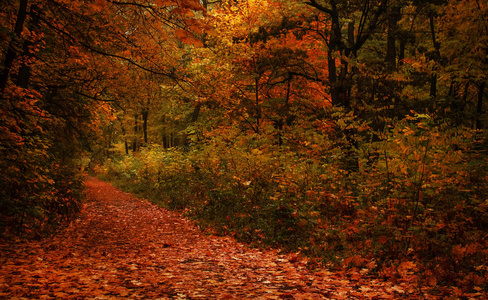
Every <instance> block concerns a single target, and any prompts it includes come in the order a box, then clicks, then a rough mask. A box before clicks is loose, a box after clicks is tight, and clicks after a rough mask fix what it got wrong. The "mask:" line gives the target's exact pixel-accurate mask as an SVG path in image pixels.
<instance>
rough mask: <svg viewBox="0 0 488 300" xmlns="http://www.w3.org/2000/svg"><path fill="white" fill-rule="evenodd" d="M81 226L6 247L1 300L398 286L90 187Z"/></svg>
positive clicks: (103, 186) (349, 295) (382, 290)
mask: <svg viewBox="0 0 488 300" xmlns="http://www.w3.org/2000/svg"><path fill="white" fill-rule="evenodd" d="M86 187H87V202H86V204H85V208H84V210H83V212H82V214H81V216H80V218H78V219H77V220H76V221H74V222H73V223H72V224H71V225H70V226H68V227H67V228H65V229H63V230H62V231H60V232H59V233H58V234H57V235H55V236H53V237H50V238H48V239H45V240H43V241H40V242H39V241H31V242H26V241H23V242H16V243H5V242H3V243H1V244H0V299H386V298H390V297H395V296H397V297H398V296H401V295H402V294H403V293H404V291H403V289H401V288H400V287H398V286H394V285H391V284H387V283H385V282H379V281H375V280H363V279H360V278H357V279H353V278H351V276H347V275H346V274H338V273H332V272H328V271H326V270H323V271H321V272H315V273H311V272H309V271H308V270H307V268H306V261H302V260H300V259H297V257H296V256H285V255H278V254H277V253H276V251H259V250H256V249H251V248H249V247H247V246H245V245H243V244H240V243H238V242H236V241H235V240H233V239H232V238H230V237H216V236H208V235H205V234H203V233H202V232H201V231H200V230H199V229H198V228H197V227H196V226H194V225H193V224H192V222H191V221H189V220H188V219H185V218H183V217H181V216H180V215H179V214H177V213H174V212H170V211H168V210H165V209H161V208H159V207H157V206H156V205H153V204H151V203H149V202H147V201H145V200H143V199H138V198H135V197H134V196H132V195H130V194H128V193H124V192H122V191H120V190H118V189H116V188H114V187H112V186H111V185H109V184H107V183H105V182H102V181H100V180H98V179H95V178H91V177H89V178H87V180H86Z"/></svg>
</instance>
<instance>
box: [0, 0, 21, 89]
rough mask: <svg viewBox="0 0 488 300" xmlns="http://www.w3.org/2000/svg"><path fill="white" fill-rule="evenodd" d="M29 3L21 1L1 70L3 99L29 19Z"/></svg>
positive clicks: (0, 86) (0, 83) (0, 84)
mask: <svg viewBox="0 0 488 300" xmlns="http://www.w3.org/2000/svg"><path fill="white" fill-rule="evenodd" d="M27 2H28V1H27V0H20V3H19V11H18V13H17V20H16V21H15V29H14V32H13V33H14V35H13V37H12V39H11V40H10V43H9V46H8V50H7V53H6V54H5V59H4V61H3V66H2V68H0V96H1V97H2V98H3V97H4V93H5V88H6V87H7V82H8V77H9V74H10V70H11V68H12V64H13V62H14V60H15V58H16V57H17V50H16V48H17V47H18V45H17V44H18V43H19V42H20V39H21V35H22V30H23V29H24V22H25V19H26V18H27Z"/></svg>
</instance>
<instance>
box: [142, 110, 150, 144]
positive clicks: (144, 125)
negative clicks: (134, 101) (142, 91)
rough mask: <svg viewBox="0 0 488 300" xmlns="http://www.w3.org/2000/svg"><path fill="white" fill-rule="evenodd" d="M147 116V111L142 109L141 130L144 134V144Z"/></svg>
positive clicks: (145, 140) (145, 142) (145, 141)
mask: <svg viewBox="0 0 488 300" xmlns="http://www.w3.org/2000/svg"><path fill="white" fill-rule="evenodd" d="M148 116H149V111H148V110H147V109H144V110H143V111H142V132H143V135H144V144H145V145H147V119H148Z"/></svg>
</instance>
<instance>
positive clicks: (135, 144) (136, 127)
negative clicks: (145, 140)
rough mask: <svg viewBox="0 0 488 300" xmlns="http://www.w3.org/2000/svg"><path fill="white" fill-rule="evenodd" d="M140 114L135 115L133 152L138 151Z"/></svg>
mask: <svg viewBox="0 0 488 300" xmlns="http://www.w3.org/2000/svg"><path fill="white" fill-rule="evenodd" d="M138 117H139V116H138V114H135V116H134V140H133V141H132V152H136V151H137V146H138V145H137V134H138V131H139V124H138V123H137V119H138Z"/></svg>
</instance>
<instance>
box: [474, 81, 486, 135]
mask: <svg viewBox="0 0 488 300" xmlns="http://www.w3.org/2000/svg"><path fill="white" fill-rule="evenodd" d="M484 94H485V83H484V82H483V83H481V84H480V85H479V88H478V103H477V105H476V129H483V127H484V126H483V122H482V119H481V117H482V116H483V97H484Z"/></svg>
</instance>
